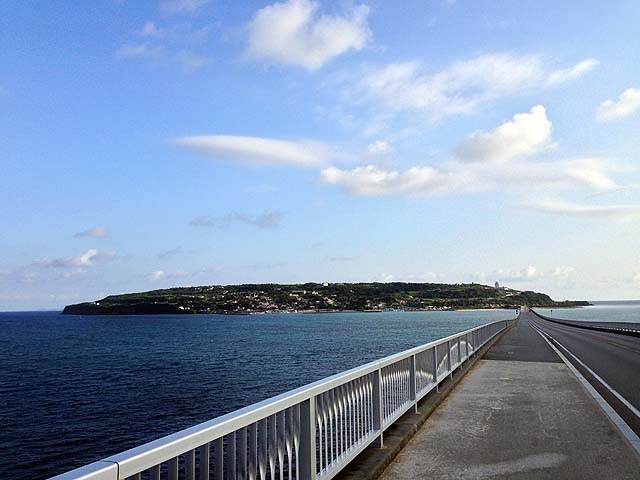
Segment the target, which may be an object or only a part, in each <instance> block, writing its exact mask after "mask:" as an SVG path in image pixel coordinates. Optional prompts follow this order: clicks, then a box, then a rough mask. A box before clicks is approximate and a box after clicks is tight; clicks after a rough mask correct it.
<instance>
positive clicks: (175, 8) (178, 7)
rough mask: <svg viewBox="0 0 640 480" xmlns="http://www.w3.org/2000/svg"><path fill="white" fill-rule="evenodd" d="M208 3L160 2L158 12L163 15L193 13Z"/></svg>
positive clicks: (192, 0) (206, 0)
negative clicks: (161, 12) (163, 13)
mask: <svg viewBox="0 0 640 480" xmlns="http://www.w3.org/2000/svg"><path fill="white" fill-rule="evenodd" d="M207 3H209V0H162V1H161V2H160V10H161V11H163V12H165V13H193V12H195V11H196V10H198V9H200V8H201V7H203V6H205V5H206V4H207Z"/></svg>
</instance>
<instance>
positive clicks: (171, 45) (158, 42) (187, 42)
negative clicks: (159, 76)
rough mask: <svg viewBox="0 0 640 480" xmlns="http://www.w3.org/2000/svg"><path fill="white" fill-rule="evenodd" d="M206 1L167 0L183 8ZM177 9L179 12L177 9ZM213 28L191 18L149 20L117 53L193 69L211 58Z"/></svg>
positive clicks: (126, 56)
mask: <svg viewBox="0 0 640 480" xmlns="http://www.w3.org/2000/svg"><path fill="white" fill-rule="evenodd" d="M204 3H205V2H195V1H184V2H167V4H171V5H173V6H174V7H175V8H177V7H179V6H181V7H182V8H183V10H182V11H183V12H186V11H188V7H189V6H191V7H195V6H202V5H204ZM191 11H195V10H191ZM174 13H178V10H175V11H174ZM210 30H211V27H210V26H209V25H205V26H202V27H197V26H195V25H194V22H192V21H191V20H189V21H184V20H180V21H176V20H175V19H172V18H171V17H169V18H166V17H165V18H164V20H160V21H159V22H158V21H154V20H148V21H146V22H145V23H144V24H143V26H142V27H141V28H140V29H139V30H137V31H135V32H132V38H131V40H130V41H129V42H127V43H125V44H124V45H122V46H121V47H120V48H118V49H117V50H116V53H115V57H116V59H121V60H139V61H146V62H153V63H154V64H157V65H175V66H178V67H180V68H181V69H182V70H183V71H185V72H193V71H195V70H199V69H201V68H202V67H204V66H206V65H208V64H209V63H210V62H211V58H210V57H209V55H208V50H209V49H208V45H207V44H206V40H207V39H208V36H209V33H210Z"/></svg>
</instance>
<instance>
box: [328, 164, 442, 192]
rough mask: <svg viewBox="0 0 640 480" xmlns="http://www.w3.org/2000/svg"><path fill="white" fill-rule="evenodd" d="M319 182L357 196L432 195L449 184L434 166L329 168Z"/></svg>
mask: <svg viewBox="0 0 640 480" xmlns="http://www.w3.org/2000/svg"><path fill="white" fill-rule="evenodd" d="M320 182H322V183H326V184H329V185H338V186H340V187H342V188H343V189H344V190H345V191H346V192H347V193H349V194H350V195H357V196H381V195H394V194H395V195H398V194H421V193H433V192H435V191H437V190H438V188H439V187H441V186H443V185H446V184H447V181H446V179H443V178H442V177H441V175H440V174H439V172H438V171H436V170H435V169H433V168H431V167H413V168H410V169H409V170H406V171H404V172H398V171H396V170H386V169H384V168H380V167H376V166H374V165H367V166H366V167H356V168H354V169H352V170H341V169H339V168H336V167H329V168H326V169H324V170H322V171H321V172H320Z"/></svg>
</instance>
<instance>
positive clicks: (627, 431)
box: [529, 321, 640, 455]
mask: <svg viewBox="0 0 640 480" xmlns="http://www.w3.org/2000/svg"><path fill="white" fill-rule="evenodd" d="M529 324H530V325H531V326H532V327H533V328H534V329H535V330H536V331H537V332H538V334H539V335H540V336H541V337H542V338H543V339H544V340H545V341H546V342H547V343H548V344H549V346H550V347H551V348H552V349H553V350H554V351H555V352H556V353H557V354H558V356H559V357H560V358H561V359H562V361H563V362H564V363H565V365H566V366H567V367H568V368H569V370H571V372H573V374H574V375H575V376H576V377H577V378H578V380H579V381H580V382H581V383H582V385H583V386H584V387H585V389H586V390H587V392H589V393H590V394H591V396H592V397H593V398H594V400H595V401H596V403H598V405H599V406H600V408H602V410H603V411H604V413H605V414H606V415H607V416H608V417H609V418H610V419H611V421H612V422H613V424H614V425H615V426H616V427H618V429H619V430H620V432H621V433H622V435H624V437H625V438H626V439H627V440H628V441H629V443H630V444H631V446H632V447H633V448H634V450H635V451H636V453H637V454H638V455H640V437H638V435H636V433H635V432H634V431H633V430H632V429H631V427H630V426H629V425H628V424H627V422H625V421H624V420H623V419H622V418H621V417H620V415H619V414H618V412H616V411H615V410H614V409H613V407H611V405H609V404H608V403H607V401H606V400H605V399H604V398H602V395H600V394H599V393H598V391H597V390H596V389H595V388H593V385H591V384H590V383H589V381H588V380H587V379H586V378H584V376H583V375H582V374H581V373H580V372H579V371H578V369H577V368H576V367H574V366H573V364H572V363H571V362H570V361H569V360H568V359H567V357H565V356H564V355H563V354H562V352H561V351H560V350H558V349H557V348H556V346H555V345H554V344H553V343H552V342H551V341H550V340H549V338H553V337H552V336H551V335H549V334H548V333H546V332H543V331H542V330H540V329H539V328H538V327H537V326H535V325H534V324H533V322H531V321H530V322H529ZM547 337H549V338H547ZM553 341H554V342H556V343H557V344H558V345H560V346H561V347H562V348H563V349H564V350H565V351H566V352H567V353H568V354H569V355H571V356H572V357H573V358H574V359H575V360H576V361H577V362H578V363H580V365H582V366H583V367H584V368H585V369H586V370H587V371H588V372H590V373H591V374H592V375H593V376H594V377H595V378H596V379H597V380H598V381H599V382H600V383H602V385H603V386H604V387H605V388H607V389H608V390H609V391H610V392H611V393H612V394H614V395H615V396H616V398H618V399H619V400H620V401H621V402H622V403H624V404H625V406H627V407H629V408H630V410H631V411H632V412H633V413H634V414H635V415H637V416H638V417H639V418H640V412H638V410H637V409H636V408H635V407H634V406H633V405H631V404H630V403H629V402H628V401H627V399H625V398H624V397H623V396H622V395H620V394H619V393H618V392H616V391H615V390H614V389H613V388H611V387H610V386H609V384H607V383H606V382H605V381H604V380H603V379H602V378H600V376H598V375H597V374H596V373H595V372H594V371H593V370H591V369H590V368H589V367H587V366H586V365H585V364H584V363H583V362H582V361H581V360H580V359H579V358H578V357H576V356H575V355H574V354H573V353H571V352H570V351H569V350H568V349H567V348H566V347H565V346H564V345H562V344H561V343H560V342H558V341H557V340H556V339H555V338H553Z"/></svg>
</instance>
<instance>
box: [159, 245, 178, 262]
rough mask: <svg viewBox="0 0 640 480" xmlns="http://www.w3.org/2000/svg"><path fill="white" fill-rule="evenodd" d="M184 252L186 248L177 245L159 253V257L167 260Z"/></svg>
mask: <svg viewBox="0 0 640 480" xmlns="http://www.w3.org/2000/svg"><path fill="white" fill-rule="evenodd" d="M182 253H184V250H182V247H175V248H171V249H169V250H165V251H163V252H160V253H158V258H159V259H160V260H166V259H168V258H172V257H175V256H177V255H180V254H182Z"/></svg>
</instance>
